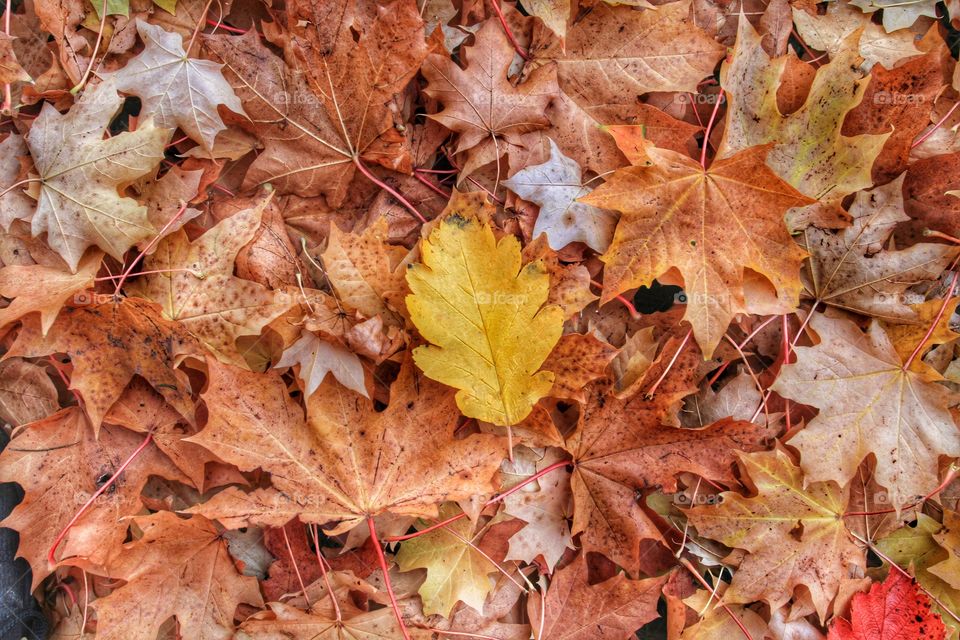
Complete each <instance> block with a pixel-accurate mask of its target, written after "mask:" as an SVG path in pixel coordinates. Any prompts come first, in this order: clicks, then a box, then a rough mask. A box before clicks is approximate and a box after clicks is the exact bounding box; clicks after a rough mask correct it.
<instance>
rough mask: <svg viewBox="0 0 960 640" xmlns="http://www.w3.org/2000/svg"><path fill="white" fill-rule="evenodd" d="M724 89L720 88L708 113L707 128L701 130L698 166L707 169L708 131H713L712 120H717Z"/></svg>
mask: <svg viewBox="0 0 960 640" xmlns="http://www.w3.org/2000/svg"><path fill="white" fill-rule="evenodd" d="M723 96H724V91H723V89H720V93H718V94H717V102H716V104H714V105H713V113H711V114H710V120H708V121H707V128H706V129H705V130H704V132H703V149H701V150H700V166H701V167H703V170H704V171H706V170H707V149H708V148H709V147H710V132H711V131H713V125H714V122H716V120H717V113H718V112H719V111H720V104H721V103H722V102H723V100H724V97H723Z"/></svg>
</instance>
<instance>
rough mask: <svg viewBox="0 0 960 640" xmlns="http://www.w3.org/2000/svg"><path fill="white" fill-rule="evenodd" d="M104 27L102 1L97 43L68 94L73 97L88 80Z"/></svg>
mask: <svg viewBox="0 0 960 640" xmlns="http://www.w3.org/2000/svg"><path fill="white" fill-rule="evenodd" d="M8 1H9V0H8ZM106 26H107V0H103V11H101V12H100V29H99V30H97V41H96V43H95V44H94V45H93V53H92V54H91V55H90V64H88V65H87V70H86V71H84V72H83V75H82V76H81V77H80V82H78V83H77V84H76V86H75V87H73V88H72V89H70V93H71V94H73V95H77V93H78V92H79V91H80V89H83V85H85V84H87V79H89V78H90V72H91V71H93V65H94V63H95V62H96V61H97V54H98V53H99V52H100V45H101V44H102V43H103V30H104V28H105V27H106Z"/></svg>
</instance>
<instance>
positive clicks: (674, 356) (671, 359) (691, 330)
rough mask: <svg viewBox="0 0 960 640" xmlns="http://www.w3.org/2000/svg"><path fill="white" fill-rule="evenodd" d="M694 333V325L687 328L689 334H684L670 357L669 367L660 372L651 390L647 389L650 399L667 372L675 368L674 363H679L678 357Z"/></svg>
mask: <svg viewBox="0 0 960 640" xmlns="http://www.w3.org/2000/svg"><path fill="white" fill-rule="evenodd" d="M692 334H693V327H690V329H688V330H687V335H685V336H683V342H681V343H680V346H679V347H677V352H676V353H675V354H673V357H672V358H670V362H669V363H668V364H667V368H666V369H664V370H663V373H661V374H660V377H659V378H657V381H656V382H654V383H653V386H652V387H650V390H649V391H647V392H646V393H645V394H644V395H645V396H646V397H647V398H648V399H650V398H653V394H655V393H656V392H657V387H659V386H660V384H661V383H662V382H663V381H664V380H665V379H666V377H667V374H668V373H670V369H672V368H673V365H675V364H676V363H677V358H679V357H680V354H681V353H682V352H683V348H684V347H686V346H687V341H688V340H690V336H691V335H692Z"/></svg>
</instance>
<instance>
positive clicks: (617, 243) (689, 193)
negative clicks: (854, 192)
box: [582, 146, 813, 357]
mask: <svg viewBox="0 0 960 640" xmlns="http://www.w3.org/2000/svg"><path fill="white" fill-rule="evenodd" d="M767 151H769V147H767V146H757V147H752V148H750V149H747V150H745V151H742V152H740V153H738V154H736V155H734V156H733V157H730V158H724V159H722V160H718V161H716V162H714V163H713V164H712V165H711V166H710V168H709V169H706V170H704V169H703V168H702V167H701V166H700V165H699V164H698V163H696V162H695V161H693V160H691V159H690V158H688V157H686V156H684V155H681V154H679V153H676V152H675V151H667V150H663V149H658V148H656V147H653V146H648V148H647V153H648V155H649V156H650V159H651V161H652V162H653V165H652V166H643V167H627V168H625V169H620V170H618V171H617V172H616V173H615V174H613V176H611V177H610V178H609V179H608V181H607V182H606V183H605V184H603V185H602V186H600V187H599V188H597V189H596V190H595V191H594V192H593V193H591V194H590V195H588V196H586V197H585V198H582V201H584V202H586V203H588V204H592V205H594V206H597V207H603V208H606V209H615V210H617V211H621V212H622V213H623V216H622V217H621V218H620V222H619V223H618V224H617V230H616V232H615V233H614V236H613V242H612V243H611V245H610V248H609V249H608V250H607V252H606V253H605V254H604V255H603V256H602V259H603V261H604V262H605V263H606V267H605V275H604V286H603V296H602V298H601V302H609V301H610V300H612V299H613V298H614V297H616V295H617V294H619V293H622V292H623V291H626V290H628V289H632V288H634V287H639V286H649V285H650V284H651V283H652V282H653V280H654V279H655V278H657V277H658V276H662V275H664V274H665V273H666V272H667V271H668V270H669V269H670V268H673V267H675V268H677V269H679V271H680V275H681V276H682V277H683V287H684V291H685V293H686V298H687V309H686V313H685V314H684V319H685V320H687V321H689V322H690V324H692V325H693V332H694V335H695V336H696V338H697V342H698V344H699V345H700V348H701V349H702V350H703V352H704V356H705V357H709V356H710V355H712V354H713V350H714V349H715V348H716V346H717V344H718V343H719V342H720V340H721V338H722V337H723V334H724V332H726V330H727V327H728V325H729V324H730V321H731V320H732V319H733V317H734V316H735V315H736V314H737V313H741V312H743V311H745V310H746V302H745V300H744V290H743V279H744V270H745V269H751V270H753V271H755V272H756V273H759V274H761V275H763V276H764V277H766V278H767V279H768V280H769V281H770V283H771V284H772V285H773V286H774V288H775V289H776V291H777V293H778V295H779V297H780V298H781V300H783V301H784V302H786V303H787V304H790V305H792V306H794V307H796V306H797V304H798V303H799V298H800V288H801V285H800V264H801V261H802V260H803V257H804V252H803V250H802V249H800V248H799V247H797V246H796V245H795V244H794V243H793V241H792V240H791V238H790V234H789V232H788V231H787V226H786V224H785V223H784V220H783V216H784V214H785V213H786V212H787V210H788V209H790V208H791V207H798V206H802V205H805V204H809V203H811V202H813V201H812V200H810V199H809V198H807V197H805V196H804V195H802V194H801V193H800V192H799V191H797V190H796V189H794V188H793V187H791V186H790V185H788V184H787V183H786V182H784V181H783V180H781V179H780V178H779V177H777V175H776V174H774V173H773V171H771V170H770V169H769V168H768V167H767V165H766V164H765V163H764V160H765V159H766V155H767Z"/></svg>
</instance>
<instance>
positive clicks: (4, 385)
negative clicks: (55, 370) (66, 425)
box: [0, 358, 59, 427]
mask: <svg viewBox="0 0 960 640" xmlns="http://www.w3.org/2000/svg"><path fill="white" fill-rule="evenodd" d="M58 406H59V404H58V403H57V388H56V387H55V386H54V385H53V382H52V381H51V380H50V376H48V375H47V371H46V370H45V369H44V368H43V367H41V366H40V365H36V364H34V363H32V362H30V361H29V360H23V359H22V358H6V359H4V360H2V361H0V420H3V421H4V422H7V423H9V424H11V425H13V426H15V427H18V426H20V425H23V424H27V423H28V422H34V421H36V420H42V419H43V418H46V417H47V416H49V415H51V414H53V413H55V412H56V411H57V408H58Z"/></svg>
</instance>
